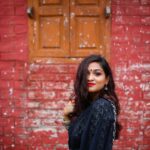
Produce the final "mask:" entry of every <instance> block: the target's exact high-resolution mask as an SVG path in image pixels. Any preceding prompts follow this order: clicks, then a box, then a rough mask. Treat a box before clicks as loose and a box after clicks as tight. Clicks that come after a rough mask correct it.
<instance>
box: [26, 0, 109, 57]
mask: <svg viewBox="0 0 150 150" xmlns="http://www.w3.org/2000/svg"><path fill="white" fill-rule="evenodd" d="M28 1H29V6H32V7H33V11H34V15H33V18H32V19H29V23H30V31H29V39H30V54H31V59H32V58H36V57H38V58H42V57H43V58H50V57H51V58H52V57H55V58H60V57H62V58H66V57H84V56H87V55H89V54H95V53H98V54H102V55H104V56H106V57H107V56H108V54H109V45H110V44H109V37H110V35H109V33H110V18H109V19H106V18H105V15H104V9H105V7H106V5H109V4H108V3H109V0H28ZM106 1H107V2H106Z"/></svg>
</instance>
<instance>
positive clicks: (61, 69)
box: [30, 64, 68, 73]
mask: <svg viewBox="0 0 150 150" xmlns="http://www.w3.org/2000/svg"><path fill="white" fill-rule="evenodd" d="M30 70H31V72H32V73H41V72H42V73H67V72H68V66H67V65H37V64H31V65H30Z"/></svg>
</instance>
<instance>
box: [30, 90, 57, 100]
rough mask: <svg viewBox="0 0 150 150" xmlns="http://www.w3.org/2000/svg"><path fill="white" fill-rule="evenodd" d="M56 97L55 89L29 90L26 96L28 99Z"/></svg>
mask: <svg viewBox="0 0 150 150" xmlns="http://www.w3.org/2000/svg"><path fill="white" fill-rule="evenodd" d="M55 97H56V93H55V91H31V90H30V91H29V92H28V98H29V99H35V100H36V99H37V100H38V99H43V100H47V99H49V100H50V99H54V98H55Z"/></svg>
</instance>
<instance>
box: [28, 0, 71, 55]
mask: <svg viewBox="0 0 150 150" xmlns="http://www.w3.org/2000/svg"><path fill="white" fill-rule="evenodd" d="M29 2H30V4H29V5H31V6H32V7H33V13H34V15H33V18H32V19H30V27H31V26H32V27H31V28H32V29H31V30H30V35H31V36H30V49H31V57H62V56H65V55H68V54H69V42H68V41H69V18H68V16H69V0H32V1H31V0H29Z"/></svg>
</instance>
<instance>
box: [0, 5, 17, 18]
mask: <svg viewBox="0 0 150 150" xmlns="http://www.w3.org/2000/svg"><path fill="white" fill-rule="evenodd" d="M0 15H1V16H2V15H3V16H4V15H5V16H7V15H14V7H13V6H5V7H1V8H0Z"/></svg>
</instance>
